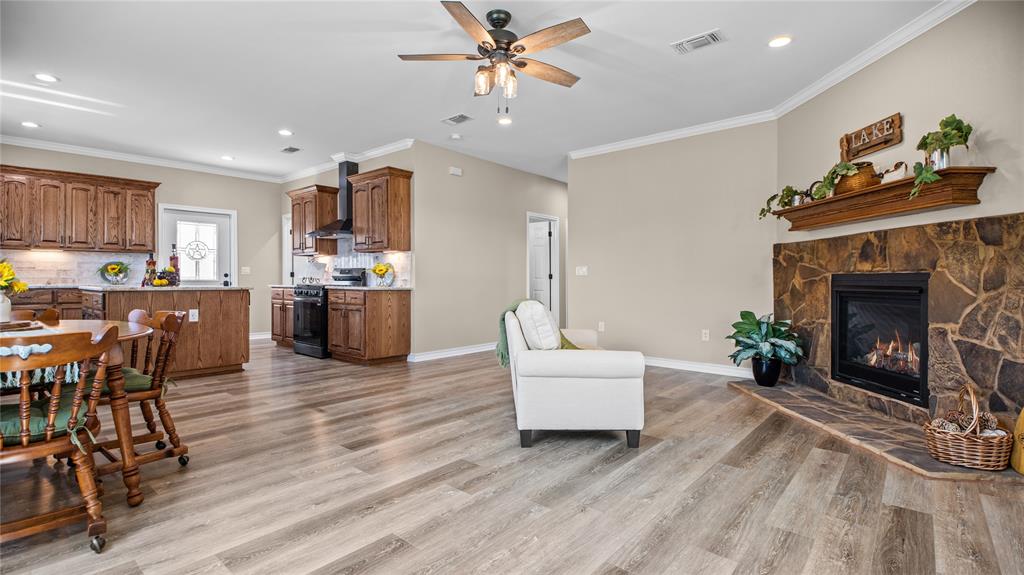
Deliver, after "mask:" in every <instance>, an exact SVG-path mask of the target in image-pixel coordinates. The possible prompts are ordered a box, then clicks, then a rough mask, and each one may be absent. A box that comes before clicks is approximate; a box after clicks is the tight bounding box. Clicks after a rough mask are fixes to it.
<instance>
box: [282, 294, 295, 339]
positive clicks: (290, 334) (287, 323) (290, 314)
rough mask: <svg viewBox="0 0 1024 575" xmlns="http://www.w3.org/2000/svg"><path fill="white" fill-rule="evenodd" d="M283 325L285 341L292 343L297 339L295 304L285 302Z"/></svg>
mask: <svg viewBox="0 0 1024 575" xmlns="http://www.w3.org/2000/svg"><path fill="white" fill-rule="evenodd" d="M281 323H282V325H283V327H284V340H285V341H286V342H288V343H291V342H292V339H293V338H294V337H295V304H294V303H292V302H290V301H286V302H284V313H282V314H281Z"/></svg>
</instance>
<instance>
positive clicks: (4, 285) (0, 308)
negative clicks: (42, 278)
mask: <svg viewBox="0 0 1024 575" xmlns="http://www.w3.org/2000/svg"><path fill="white" fill-rule="evenodd" d="M27 290H28V284H27V283H25V282H23V281H21V280H19V279H18V275H17V274H16V273H15V272H14V266H12V265H11V264H10V262H8V261H7V259H6V258H4V259H2V260H0V323H7V322H9V321H11V300H10V296H12V295H14V294H19V293H21V292H23V291H27Z"/></svg>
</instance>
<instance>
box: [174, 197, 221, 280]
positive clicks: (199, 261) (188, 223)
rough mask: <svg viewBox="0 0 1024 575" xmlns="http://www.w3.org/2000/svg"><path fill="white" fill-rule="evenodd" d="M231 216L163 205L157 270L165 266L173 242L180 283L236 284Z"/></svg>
mask: <svg viewBox="0 0 1024 575" xmlns="http://www.w3.org/2000/svg"><path fill="white" fill-rule="evenodd" d="M232 219H233V217H232V215H231V214H229V213H219V212H206V211H200V210H198V209H196V210H193V209H179V208H169V207H162V209H161V211H160V251H159V253H160V259H159V261H158V263H157V266H158V269H163V267H164V266H166V265H167V258H168V256H170V254H171V247H172V244H173V245H176V246H177V249H178V266H179V270H178V274H179V277H180V278H181V283H182V285H193V286H202V285H222V284H223V283H224V281H225V280H228V282H229V283H230V285H237V283H236V278H234V277H232V273H233V271H234V262H233V261H232V258H233V257H234V246H233V245H232V244H233V242H234V238H233V237H232V236H233V235H234V231H233V225H232V224H233V221H232Z"/></svg>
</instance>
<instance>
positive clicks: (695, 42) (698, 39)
mask: <svg viewBox="0 0 1024 575" xmlns="http://www.w3.org/2000/svg"><path fill="white" fill-rule="evenodd" d="M723 40H724V38H722V32H721V31H720V30H719V29H718V28H715V29H714V30H711V31H710V32H704V33H703V34H697V35H696V36H690V37H689V38H686V39H684V40H680V41H678V42H673V43H672V44H670V45H671V46H672V49H673V50H675V51H676V52H678V53H679V54H686V53H688V52H693V51H694V50H698V49H700V48H705V47H707V46H710V45H712V44H718V43H719V42H721V41H723Z"/></svg>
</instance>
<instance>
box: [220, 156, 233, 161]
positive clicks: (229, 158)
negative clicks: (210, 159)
mask: <svg viewBox="0 0 1024 575" xmlns="http://www.w3.org/2000/svg"><path fill="white" fill-rule="evenodd" d="M220 159H222V160H227V161H228V162H230V161H231V160H234V159H235V157H234V156H221V157H220Z"/></svg>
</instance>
